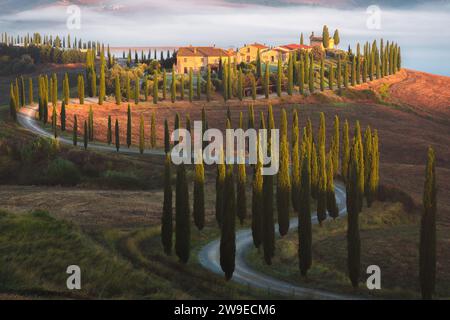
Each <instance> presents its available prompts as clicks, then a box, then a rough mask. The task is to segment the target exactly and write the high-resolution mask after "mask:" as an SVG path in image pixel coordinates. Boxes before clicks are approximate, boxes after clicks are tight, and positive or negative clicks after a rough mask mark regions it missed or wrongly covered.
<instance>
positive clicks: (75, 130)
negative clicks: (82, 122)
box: [72, 115, 78, 147]
mask: <svg viewBox="0 0 450 320" xmlns="http://www.w3.org/2000/svg"><path fill="white" fill-rule="evenodd" d="M72 142H73V145H74V146H75V147H76V146H77V145H78V119H77V115H74V116H73V129H72Z"/></svg>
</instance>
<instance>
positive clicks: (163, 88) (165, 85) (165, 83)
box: [162, 69, 167, 100]
mask: <svg viewBox="0 0 450 320" xmlns="http://www.w3.org/2000/svg"><path fill="white" fill-rule="evenodd" d="M162 95H163V100H166V99H167V73H166V69H164V70H163V83H162Z"/></svg>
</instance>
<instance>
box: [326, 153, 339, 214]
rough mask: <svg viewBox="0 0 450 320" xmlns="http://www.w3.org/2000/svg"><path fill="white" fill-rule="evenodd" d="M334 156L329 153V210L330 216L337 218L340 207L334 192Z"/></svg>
mask: <svg viewBox="0 0 450 320" xmlns="http://www.w3.org/2000/svg"><path fill="white" fill-rule="evenodd" d="M333 166H334V162H333V156H332V153H331V152H330V153H328V156H327V190H326V192H327V210H328V214H329V215H330V217H332V218H333V219H336V218H337V217H339V209H338V206H337V204H336V195H335V192H334V178H333V176H334V171H333Z"/></svg>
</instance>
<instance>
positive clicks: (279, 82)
mask: <svg viewBox="0 0 450 320" xmlns="http://www.w3.org/2000/svg"><path fill="white" fill-rule="evenodd" d="M282 84H283V66H282V64H281V59H278V68H277V96H279V97H281V89H282V88H281V86H282Z"/></svg>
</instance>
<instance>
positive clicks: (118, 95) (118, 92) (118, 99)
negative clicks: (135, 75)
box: [114, 75, 122, 105]
mask: <svg viewBox="0 0 450 320" xmlns="http://www.w3.org/2000/svg"><path fill="white" fill-rule="evenodd" d="M114 85H115V90H116V94H115V96H116V104H117V105H120V104H121V103H122V92H121V89H120V77H119V75H117V76H116V78H115V80H114Z"/></svg>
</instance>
